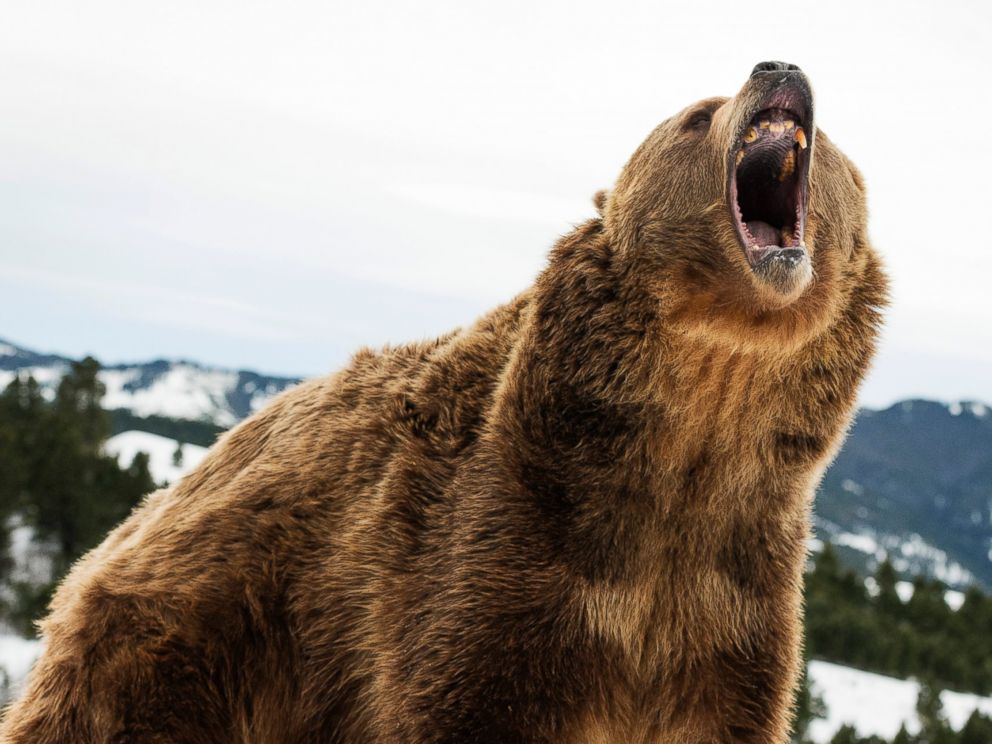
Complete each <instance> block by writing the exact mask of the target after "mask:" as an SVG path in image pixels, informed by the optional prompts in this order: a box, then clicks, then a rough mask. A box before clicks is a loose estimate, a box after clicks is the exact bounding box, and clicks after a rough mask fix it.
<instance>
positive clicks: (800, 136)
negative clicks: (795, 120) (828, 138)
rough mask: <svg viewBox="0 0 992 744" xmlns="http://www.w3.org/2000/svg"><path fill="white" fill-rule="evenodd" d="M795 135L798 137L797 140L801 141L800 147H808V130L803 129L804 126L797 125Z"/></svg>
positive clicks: (801, 148)
mask: <svg viewBox="0 0 992 744" xmlns="http://www.w3.org/2000/svg"><path fill="white" fill-rule="evenodd" d="M795 137H796V142H798V143H799V149H800V150H805V149H806V132H804V131H803V128H802V127H797V128H796V134H795Z"/></svg>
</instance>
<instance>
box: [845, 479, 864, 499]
mask: <svg viewBox="0 0 992 744" xmlns="http://www.w3.org/2000/svg"><path fill="white" fill-rule="evenodd" d="M840 487H841V488H843V489H844V490H845V491H847V492H848V493H853V494H855V495H856V496H863V495H864V493H865V489H864V486H862V485H861V484H860V483H858V482H857V481H854V480H851V479H850V478H845V479H844V482H843V483H841V484H840Z"/></svg>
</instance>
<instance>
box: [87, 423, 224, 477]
mask: <svg viewBox="0 0 992 744" xmlns="http://www.w3.org/2000/svg"><path fill="white" fill-rule="evenodd" d="M177 446H178V443H177V442H176V441H175V440H173V439H167V438H166V437H160V436H159V435H157V434H149V433H148V432H145V431H125V432H123V433H121V434H118V435H117V436H114V437H111V438H110V439H108V440H107V443H106V444H105V445H104V448H105V449H106V451H107V452H108V453H110V454H112V455H116V456H117V459H118V461H119V462H121V463H129V462H131V460H133V459H134V456H135V455H136V454H138V453H139V452H145V453H147V454H148V469H149V470H150V471H151V474H152V479H154V481H155V482H156V483H159V484H162V483H175V482H176V481H177V480H179V479H180V478H181V477H182V476H183V475H185V474H186V473H187V472H189V471H190V470H192V469H193V468H195V467H196V466H197V465H199V464H200V460H202V459H203V458H204V457H205V456H206V454H207V448H206V447H198V446H197V445H195V444H183V445H182V449H181V452H182V458H181V459H180V461H179V463H178V464H177V463H176V461H175V454H176V447H177Z"/></svg>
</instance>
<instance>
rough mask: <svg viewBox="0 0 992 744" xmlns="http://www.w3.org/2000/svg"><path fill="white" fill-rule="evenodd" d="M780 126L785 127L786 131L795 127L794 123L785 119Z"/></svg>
mask: <svg viewBox="0 0 992 744" xmlns="http://www.w3.org/2000/svg"><path fill="white" fill-rule="evenodd" d="M782 126H783V127H785V128H786V129H792V128H793V127H794V126H796V123H795V122H794V121H793V120H792V119H786V120H785V121H783V122H782Z"/></svg>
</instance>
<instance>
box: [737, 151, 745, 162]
mask: <svg viewBox="0 0 992 744" xmlns="http://www.w3.org/2000/svg"><path fill="white" fill-rule="evenodd" d="M743 159H744V151H743V150H738V151H737V165H740V164H741V161H742V160H743Z"/></svg>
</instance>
